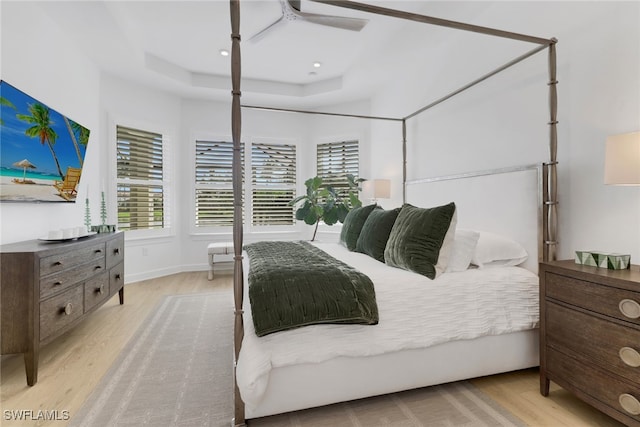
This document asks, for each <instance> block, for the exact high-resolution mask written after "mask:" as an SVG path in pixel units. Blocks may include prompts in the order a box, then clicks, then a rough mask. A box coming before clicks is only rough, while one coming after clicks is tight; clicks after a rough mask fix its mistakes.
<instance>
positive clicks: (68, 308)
mask: <svg viewBox="0 0 640 427" xmlns="http://www.w3.org/2000/svg"><path fill="white" fill-rule="evenodd" d="M71 310H73V304H71V303H67V305H65V306H64V314H66V315H67V316H68V315H70V314H71Z"/></svg>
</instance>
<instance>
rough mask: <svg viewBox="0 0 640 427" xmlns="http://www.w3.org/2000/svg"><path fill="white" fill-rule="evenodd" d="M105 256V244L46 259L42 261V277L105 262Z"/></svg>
mask: <svg viewBox="0 0 640 427" xmlns="http://www.w3.org/2000/svg"><path fill="white" fill-rule="evenodd" d="M104 256H105V243H104V242H103V243H97V244H95V245H92V246H88V247H86V248H84V249H82V250H78V251H69V252H65V253H63V254H59V255H51V256H48V257H44V258H42V259H40V277H44V276H48V275H49V274H53V273H58V272H61V271H64V270H67V269H70V268H73V267H76V266H78V265H81V264H86V263H88V262H91V261H95V260H99V259H102V260H104ZM103 267H104V264H103Z"/></svg>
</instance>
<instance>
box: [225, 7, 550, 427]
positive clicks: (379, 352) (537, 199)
mask: <svg viewBox="0 0 640 427" xmlns="http://www.w3.org/2000/svg"><path fill="white" fill-rule="evenodd" d="M311 1H315V2H319V3H326V4H329V5H332V6H336V7H343V8H350V9H354V10H359V11H363V12H368V13H374V14H381V15H386V16H390V17H394V18H398V19H405V20H410V21H415V22H420V23H424V24H429V25H438V26H444V27H448V28H452V29H457V30H461V31H470V32H476V33H481V34H488V35H492V36H496V37H502V38H507V39H513V40H519V41H523V42H527V43H534V44H535V45H537V46H536V47H535V48H534V49H532V50H531V51H529V52H527V53H525V54H523V55H521V56H519V57H517V58H515V59H514V60H512V61H510V62H508V63H506V64H504V65H502V66H501V67H499V68H497V69H496V70H494V71H492V72H490V73H488V74H485V75H483V76H481V77H480V78H478V79H476V80H474V81H472V82H471V83H469V84H467V85H465V86H463V87H461V88H460V89H458V90H456V91H454V92H452V93H451V94H449V95H446V96H444V97H442V98H440V99H437V100H436V101H434V102H432V103H430V104H428V105H426V106H424V107H422V108H420V109H419V110H417V111H415V112H413V113H411V114H408V115H406V116H404V117H401V118H393V117H374V116H367V115H349V114H338V113H330V112H314V111H301V110H290V109H278V108H270V107H262V106H244V105H241V102H240V96H241V92H240V83H241V76H240V33H239V26H240V8H239V0H230V6H231V29H232V33H231V40H232V49H231V63H232V133H233V142H234V162H233V166H234V168H233V174H234V180H233V184H234V208H235V209H234V227H233V241H234V302H235V311H234V314H235V328H234V342H235V360H236V367H235V368H234V371H235V378H236V387H235V417H234V421H233V423H234V425H237V426H239V425H244V424H245V420H246V418H256V417H261V416H266V415H271V414H276V413H281V412H287V411H293V410H298V409H303V408H308V407H313V406H319V405H325V404H329V403H335V402H340V401H345V400H352V399H358V398H362V397H368V396H373V395H377V394H383V393H389V392H394V391H399V390H405V389H409V388H416V387H424V386H428V385H433V384H438V383H442V382H448V381H455V380H460V379H464V378H471V377H477V376H482V375H489V374H494V373H498V372H505V371H509V370H514V369H521V368H525V367H530V366H536V365H537V363H538V359H537V352H538V350H537V339H538V332H537V329H536V323H537V298H538V294H537V292H538V291H537V276H536V275H535V274H533V273H531V271H536V270H537V265H536V264H537V261H538V260H550V259H555V245H556V235H557V226H556V223H557V172H556V165H557V161H556V153H557V129H556V128H557V123H558V122H557V94H556V85H557V80H556V51H555V45H556V42H557V40H556V39H554V38H551V39H545V38H539V37H533V36H528V35H524V34H518V33H513V32H507V31H501V30H497V29H492V28H487V27H480V26H476V25H470V24H465V23H460V22H454V21H448V20H443V19H439V18H433V17H429V16H424V15H419V14H415V13H408V12H403V11H399V10H393V9H387V8H382V7H378V6H373V5H368V4H361V3H356V2H351V1H340V0H339V1H327V0H311ZM545 49H548V64H549V70H548V71H549V83H548V85H549V109H550V113H549V122H548V125H549V161H548V162H546V163H544V164H542V165H526V166H521V167H511V168H504V169H497V170H491V171H475V172H470V173H465V174H460V175H455V176H446V177H436V178H425V179H417V180H413V181H408V180H407V121H408V120H410V119H412V118H414V117H416V116H418V115H419V114H421V113H422V112H424V111H427V110H428V109H430V108H432V107H434V106H436V105H438V104H440V103H442V102H444V101H446V100H448V99H449V98H451V97H453V96H455V95H457V94H459V93H461V92H463V91H465V90H467V89H469V88H471V87H473V86H475V85H477V84H479V83H480V82H482V81H484V80H486V79H488V78H490V77H492V76H494V75H496V74H498V73H500V72H501V71H503V70H506V69H507V68H510V67H511V66H513V65H515V64H517V63H519V62H521V61H523V60H525V59H526V58H529V57H530V56H533V55H534V54H536V53H538V52H541V51H543V50H545ZM243 107H244V108H260V109H268V110H280V111H288V112H298V113H309V114H325V115H335V116H346V117H354V118H361V119H371V120H392V121H397V122H399V123H400V124H401V125H402V143H403V149H402V153H403V172H402V180H403V202H404V203H407V201H410V202H411V204H413V205H416V206H424V205H427V206H433V205H434V204H437V203H446V202H447V201H449V200H448V198H449V197H450V196H449V195H450V194H451V191H452V189H454V191H456V198H455V202H456V205H457V206H458V207H457V209H459V208H466V209H472V211H473V218H471V219H469V218H466V219H465V220H464V221H467V222H464V223H463V222H462V221H461V222H460V223H458V224H457V225H458V226H459V227H461V226H464V227H465V228H468V229H474V230H481V229H483V227H486V224H487V222H492V223H493V224H494V225H495V226H496V227H497V229H496V228H495V227H494V230H495V231H499V232H501V233H504V235H506V236H512V237H516V236H517V238H518V240H520V241H522V242H526V243H525V246H527V245H528V247H527V248H526V251H527V252H528V253H529V254H535V253H537V254H538V257H531V258H530V259H529V260H528V261H527V263H528V264H527V265H525V267H527V268H521V267H513V265H515V264H508V265H507V266H506V267H500V268H496V269H475V271H472V270H466V271H457V272H452V273H446V274H442V275H440V276H439V277H438V278H437V279H436V280H432V281H430V280H429V279H427V278H425V277H423V276H420V275H419V274H416V273H414V272H408V271H404V270H401V269H398V268H393V267H389V266H386V265H385V264H384V263H380V262H379V261H377V260H375V259H373V258H371V257H369V256H367V255H364V254H358V253H353V252H350V251H348V250H347V249H345V248H344V247H329V246H325V247H322V246H323V245H321V244H316V245H315V246H316V247H320V249H323V251H325V252H326V253H329V255H333V256H334V257H335V258H336V259H340V260H344V261H345V263H346V264H348V265H350V266H353V267H354V268H356V269H358V270H360V271H363V272H365V274H366V275H367V276H369V277H370V278H371V281H372V282H373V283H374V287H375V292H376V296H377V298H378V307H379V310H380V322H379V324H378V325H377V326H375V327H371V326H365V325H362V324H356V325H351V324H350V325H335V324H332V325H313V326H306V327H304V328H297V329H293V330H290V331H284V332H279V333H275V334H269V335H266V336H262V337H258V334H256V331H255V329H254V324H253V322H252V316H251V307H250V306H249V305H248V303H247V301H245V298H244V295H245V293H246V292H247V291H248V285H247V280H246V278H245V274H244V271H245V270H247V269H248V267H249V262H248V260H247V259H246V256H243V229H242V177H241V170H242V168H241V163H240V150H241V146H240V141H241V108H243ZM468 180H475V181H474V182H478V180H479V181H480V182H481V184H478V185H471V186H469V185H468V184H465V185H463V186H459V185H458V186H456V184H455V183H459V182H465V183H468ZM483 180H496V181H495V182H493V181H492V182H491V184H490V185H487V183H486V182H483ZM495 185H499V186H500V187H499V188H500V189H501V191H504V192H505V193H504V194H505V196H504V198H511V199H510V200H513V201H514V202H513V203H511V204H510V205H511V206H516V207H517V208H515V209H509V210H508V212H503V216H501V217H500V218H499V219H498V220H497V221H496V215H495V212H493V209H491V207H490V206H487V205H488V204H487V203H478V200H489V199H491V197H492V195H491V193H490V191H491V189H492V188H495V187H494V186H495ZM425 186H428V188H429V192H428V193H429V195H430V196H429V198H428V199H425V198H424V196H423V195H424V194H425V193H426V192H425V191H424V188H425ZM452 186H453V187H452ZM464 188H466V194H464V190H463V189H464ZM482 188H484V189H485V190H486V189H489V192H487V191H485V192H484V193H483V192H482V191H480V189H482ZM459 191H460V192H459ZM405 206H406V205H405ZM403 209H404V207H403ZM449 220H450V221H451V225H450V228H451V229H454V231H455V225H454V224H455V221H454V220H453V219H452V218H449ZM447 233H449V231H447ZM447 235H448V234H447ZM445 237H446V236H445ZM482 238H483V237H482V236H481V237H480V239H482ZM486 238H487V237H486V236H485V239H486ZM477 241H478V244H479V242H480V240H477ZM476 254H477V251H476ZM386 255H387V254H386V251H385V257H386ZM529 270H531V271H529ZM484 275H488V276H486V277H484ZM480 276H483V277H480ZM390 283H393V284H394V286H391V287H390V286H389V284H390ZM397 283H402V284H403V285H402V287H401V288H400V289H401V290H402V292H399V291H398V286H396V284H397ZM456 284H462V286H461V287H460V288H459V289H458V290H456V286H457V285H456ZM429 286H430V287H431V288H430V292H435V293H440V294H442V295H440V297H441V298H443V299H442V300H440V301H441V302H440V303H436V305H431V306H430V305H428V304H433V302H429V300H432V298H427V299H424V296H420V292H421V291H418V294H415V293H413V294H412V293H411V292H410V289H411V288H414V287H416V288H421V289H423V290H424V288H425V287H429ZM438 289H440V290H441V289H446V291H445V292H442V291H439V290H438ZM486 292H488V293H489V294H491V295H493V297H491V298H489V297H487V298H485V296H484V295H485V294H484V293H486ZM422 293H423V294H424V291H422ZM496 295H501V297H500V298H504V300H503V301H501V302H498V306H496V307H495V308H494V309H490V310H489V311H492V312H500V313H502V318H504V319H508V321H507V322H506V323H504V324H501V323H500V321H497V322H496V321H493V320H492V321H491V322H488V323H486V324H485V320H486V319H484V318H483V319H481V320H479V321H478V322H476V323H472V324H467V325H466V326H467V327H469V326H470V325H471V329H473V328H474V327H476V326H477V325H478V324H482V325H485V326H486V327H485V328H484V330H483V331H471V332H461V331H466V330H465V329H464V327H463V326H462V325H458V326H459V328H458V327H456V328H455V331H459V334H458V335H459V336H456V333H454V332H452V330H448V329H446V325H444V326H443V328H444V330H445V332H444V335H438V333H436V332H434V333H433V334H432V333H428V334H424V335H423V334H416V333H415V332H416V331H419V330H421V328H422V329H424V325H425V323H424V322H433V321H434V319H436V320H437V319H438V318H440V320H442V319H443V318H446V319H449V320H445V321H444V322H443V323H445V324H449V325H456V323H455V322H454V321H452V320H451V319H456V321H458V320H460V321H463V320H464V318H465V317H466V316H460V315H459V314H460V313H461V312H466V310H468V311H469V312H480V311H483V310H482V309H481V308H480V306H483V305H487V306H489V305H490V304H492V303H494V302H495V301H493V299H495V296H496ZM469 296H471V298H470V297H469ZM421 298H422V299H421ZM490 300H491V301H493V302H492V303H489V302H488V301H490ZM478 301H483V303H482V304H478ZM415 304H418V305H415ZM420 307H429V309H424V310H420ZM440 307H447V308H448V309H450V310H449V311H452V312H453V313H454V315H453V316H451V315H450V316H449V317H446V315H445V314H442V313H441V315H438V314H437V313H439V311H438V310H439V309H440ZM456 310H457V313H458V316H457V317H456V316H455V313H456ZM421 311H426V312H431V314H432V317H428V316H427V318H425V317H424V316H422V314H423V313H419V312H421ZM391 313H396V316H398V315H400V314H401V315H402V316H400V317H393V316H392V315H391ZM433 313H436V314H435V317H433V316H434V315H433ZM375 314H376V315H377V313H375ZM374 320H375V323H378V322H377V318H376V319H374ZM494 320H496V319H494ZM405 321H406V322H405ZM369 323H374V322H373V321H371V319H370V321H369ZM404 323H408V324H409V328H408V329H407V328H405V329H396V328H395V326H394V325H397V324H404ZM463 323H465V322H463ZM474 325H475V326H474ZM481 329H482V328H481ZM309 331H310V332H309ZM345 331H346V332H345ZM327 334H329V335H327ZM332 334H333V335H332ZM343 334H346V335H343ZM447 334H448V335H447ZM305 336H306V337H305ZM345 336H347V337H348V338H345ZM287 337H289V338H287ZM291 337H294V338H293V339H292V338H291ZM356 337H357V339H356ZM392 337H401V338H400V339H393V338H392ZM360 338H362V340H363V341H358V339H360ZM341 340H343V341H344V340H347V341H348V342H349V343H351V344H352V345H349V346H346V347H351V348H352V350H353V349H355V350H354V351H353V352H352V353H349V352H346V351H343V350H340V349H336V348H335V346H333V345H332V344H331V343H332V342H336V341H338V342H339V341H341ZM367 340H368V341H367ZM292 343H299V345H297V346H296V345H294V344H292ZM310 343H312V344H310ZM245 347H246V351H244V349H245ZM294 347H298V350H299V351H298V350H295V349H294ZM309 347H311V348H312V349H313V350H312V351H313V354H310V352H309V351H306V352H305V351H304V348H307V349H308V348H309ZM300 349H302V350H300ZM429 365H430V366H431V369H429V368H428V366H429ZM425 366H427V367H425ZM372 372H375V373H376V375H371V373H372ZM239 387H242V390H240V388H239ZM300 390H305V393H300ZM241 391H242V396H241ZM243 398H245V400H246V403H247V405H246V407H245V402H244V401H243ZM245 410H246V413H245Z"/></svg>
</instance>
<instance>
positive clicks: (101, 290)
mask: <svg viewBox="0 0 640 427" xmlns="http://www.w3.org/2000/svg"><path fill="white" fill-rule="evenodd" d="M96 292H97V293H99V294H100V295H104V285H100V287H99V288H97V289H96Z"/></svg>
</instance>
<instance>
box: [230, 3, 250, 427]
mask: <svg viewBox="0 0 640 427" xmlns="http://www.w3.org/2000/svg"><path fill="white" fill-rule="evenodd" d="M230 8H231V82H232V89H231V93H232V96H233V99H232V104H231V132H232V137H233V253H234V257H233V262H234V270H233V296H234V304H235V308H234V316H235V323H234V360H233V373H234V375H233V380H234V381H233V385H234V390H235V392H234V418H233V420H232V425H234V426H244V425H246V424H245V418H244V402H243V401H242V398H241V397H240V390H239V389H238V385H237V384H236V381H235V379H236V376H235V371H236V364H237V362H238V356H239V355H240V347H241V346H242V339H243V338H244V325H243V323H242V314H243V311H242V305H243V299H244V295H243V292H244V288H243V283H244V280H243V271H242V231H243V230H242V163H241V154H242V153H241V150H242V148H241V141H240V140H241V130H242V120H241V119H242V112H241V110H240V96H241V92H240V76H241V71H240V64H241V62H240V0H230Z"/></svg>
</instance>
